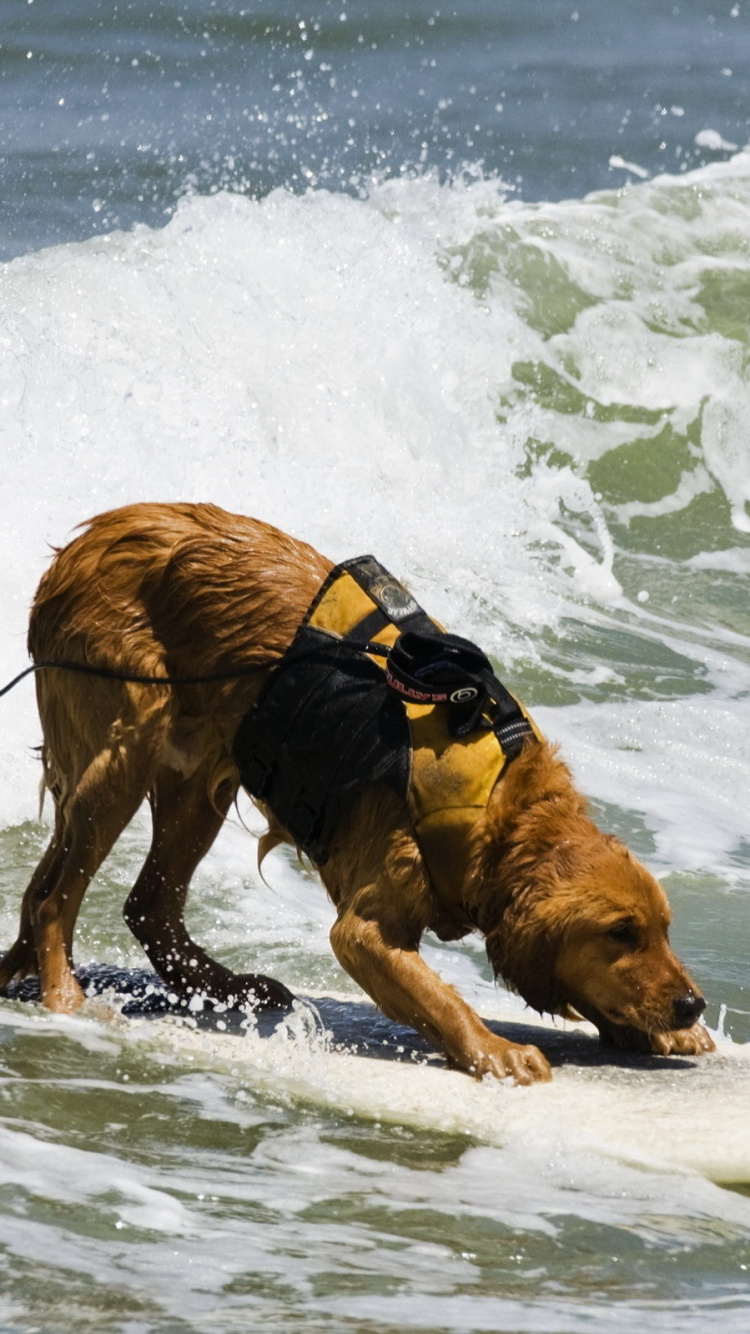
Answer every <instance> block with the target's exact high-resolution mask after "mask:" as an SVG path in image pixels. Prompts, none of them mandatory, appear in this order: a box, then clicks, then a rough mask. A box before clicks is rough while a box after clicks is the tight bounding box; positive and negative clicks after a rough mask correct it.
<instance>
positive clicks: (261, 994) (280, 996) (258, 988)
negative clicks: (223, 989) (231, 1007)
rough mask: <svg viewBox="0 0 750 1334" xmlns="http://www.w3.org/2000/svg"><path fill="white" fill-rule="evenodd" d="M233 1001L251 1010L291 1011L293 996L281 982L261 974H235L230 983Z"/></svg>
mask: <svg viewBox="0 0 750 1334" xmlns="http://www.w3.org/2000/svg"><path fill="white" fill-rule="evenodd" d="M231 988H232V991H233V992H234V993H235V1001H236V1003H238V1004H240V1005H246V1006H248V1007H249V1008H251V1009H253V1010H291V1008H292V1006H293V1004H294V996H293V995H292V993H291V991H290V990H289V988H288V987H285V986H284V983H283V982H276V981H275V979H274V978H272V977H265V976H264V974H263V973H237V974H236V975H235V976H234V977H233V978H232V982H231Z"/></svg>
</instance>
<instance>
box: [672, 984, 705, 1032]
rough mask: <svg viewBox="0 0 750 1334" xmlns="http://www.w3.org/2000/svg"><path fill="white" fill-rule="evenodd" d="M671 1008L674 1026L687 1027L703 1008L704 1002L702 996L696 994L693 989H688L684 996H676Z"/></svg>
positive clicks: (693, 1021)
mask: <svg viewBox="0 0 750 1334" xmlns="http://www.w3.org/2000/svg"><path fill="white" fill-rule="evenodd" d="M673 1008H674V1018H675V1025H674V1026H675V1028H689V1027H690V1025H691V1024H692V1023H695V1020H696V1019H697V1018H698V1016H699V1015H701V1014H702V1013H703V1011H704V1010H705V1008H706V1002H705V1001H704V999H703V997H702V996H696V994H695V992H694V991H688V992H687V993H686V994H685V995H684V996H678V997H677V1000H676V1001H675V1002H674V1007H673Z"/></svg>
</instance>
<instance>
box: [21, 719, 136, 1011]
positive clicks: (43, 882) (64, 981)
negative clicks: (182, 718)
mask: <svg viewBox="0 0 750 1334" xmlns="http://www.w3.org/2000/svg"><path fill="white" fill-rule="evenodd" d="M160 740H161V738H160V737H158V736H156V735H154V733H153V732H150V733H147V734H144V735H142V736H141V737H140V738H138V739H134V738H133V737H132V736H131V737H129V738H127V739H126V740H120V741H118V742H116V743H113V744H111V745H109V746H107V747H106V748H105V749H104V750H102V751H100V753H99V754H98V755H96V756H95V758H94V759H93V760H92V761H91V762H90V763H89V764H88V766H87V767H86V769H85V770H84V772H83V774H82V776H81V778H80V780H79V782H78V783H77V785H76V787H75V790H74V792H73V794H72V796H71V798H70V800H69V801H68V802H67V803H66V805H65V809H64V812H63V816H62V834H61V838H60V837H59V836H57V838H58V841H57V844H56V851H55V853H54V854H53V855H52V856H51V857H50V862H49V866H48V867H47V870H46V873H45V874H44V875H43V876H42V877H40V879H39V880H38V881H37V882H36V883H35V882H33V881H32V885H31V886H30V887H29V891H27V895H28V899H27V900H25V902H27V907H28V911H29V913H30V918H31V925H32V933H33V940H34V951H35V954H36V962H37V970H38V973H39V990H40V996H41V1000H42V1003H43V1004H44V1005H46V1006H47V1008H48V1009H50V1010H56V1011H61V1012H63V1013H67V1012H70V1011H72V1010H74V1009H76V1007H77V1006H78V1005H80V1004H81V1002H82V1000H83V992H82V991H81V988H80V986H79V984H78V982H77V980H76V978H75V976H74V973H73V961H72V946H73V930H74V928H75V923H76V918H77V917H78V912H79V909H80V906H81V903H82V901H83V896H84V894H85V893H86V889H87V888H88V885H89V883H90V881H91V879H92V877H93V876H94V875H95V874H96V872H97V871H98V869H99V867H100V866H101V864H102V862H103V861H104V859H105V857H106V856H107V854H108V853H109V852H110V850H111V848H112V846H113V844H114V843H115V842H116V840H117V839H118V838H119V836H120V834H121V833H122V831H123V829H124V828H125V826H126V825H127V824H129V823H130V821H131V820H132V818H133V816H134V815H135V813H136V811H137V810H138V807H139V806H140V805H141V802H142V801H143V799H144V797H145V795H146V790H147V787H148V783H149V779H150V776H151V772H152V771H153V766H154V763H155V756H156V754H157V753H158V752H157V746H156V744H155V743H156V742H160ZM53 843H55V840H53Z"/></svg>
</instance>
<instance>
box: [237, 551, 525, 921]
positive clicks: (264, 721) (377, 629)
mask: <svg viewBox="0 0 750 1334" xmlns="http://www.w3.org/2000/svg"><path fill="white" fill-rule="evenodd" d="M414 626H419V628H420V629H422V630H423V631H424V630H427V631H428V633H429V634H430V635H431V636H435V637H440V636H441V635H443V634H444V631H443V630H442V627H441V626H439V625H438V624H437V623H436V622H434V621H431V620H430V619H429V618H428V617H427V616H426V614H425V613H424V612H423V611H422V609H421V608H420V607H419V606H418V604H417V603H416V602H415V601H414V600H413V599H412V597H411V595H410V594H409V593H408V591H407V590H406V589H405V588H404V587H403V585H402V584H400V583H399V582H398V581H397V580H396V579H394V578H393V576H391V575H389V574H388V572H387V571H386V570H384V569H383V567H382V566H380V565H379V564H378V563H377V562H376V561H375V560H374V559H373V558H372V557H362V558H359V559H358V560H354V561H347V562H345V563H344V564H343V565H340V566H337V567H336V568H335V569H334V570H333V571H332V572H331V574H330V575H329V577H328V579H327V580H326V581H325V583H324V584H323V585H322V587H321V589H320V590H319V592H318V594H317V596H316V598H315V599H314V601H313V603H312V605H311V607H310V609H309V610H308V612H307V613H306V615H305V617H304V620H303V622H302V625H301V627H300V631H299V632H298V635H297V637H296V639H295V641H294V643H293V644H292V646H291V648H290V650H289V654H288V655H287V657H285V658H284V659H282V662H281V665H280V668H278V669H276V671H275V672H274V673H273V674H272V676H271V677H270V678H269V682H268V683H267V686H266V688H265V689H264V691H263V693H262V694H261V696H260V698H259V699H258V701H257V702H256V704H255V706H254V707H253V709H252V710H251V711H250V713H249V714H248V715H246V717H245V719H243V722H242V723H241V725H240V728H239V730H238V733H237V738H236V740H235V745H234V755H235V759H236V760H237V763H238V766H239V769H240V776H241V779H242V782H243V785H244V786H245V787H246V788H247V789H248V791H250V792H251V794H252V795H253V796H257V797H260V798H261V799H262V800H263V801H265V802H266V803H267V804H268V805H269V807H270V809H271V810H273V811H274V814H275V815H276V817H277V818H278V819H279V821H280V823H281V824H282V825H284V826H285V827H286V828H287V829H289V831H290V833H291V834H292V835H293V836H294V837H295V838H296V839H297V841H298V842H299V843H300V846H301V847H302V848H303V849H304V850H305V851H308V852H310V855H311V856H312V858H313V860H314V861H317V862H318V863H319V864H322V863H323V862H324V860H325V856H326V854H327V847H326V846H325V842H326V839H325V837H324V838H323V840H322V842H321V840H320V838H318V839H317V842H316V830H315V821H314V817H313V818H312V823H311V826H310V828H311V832H310V833H309V834H306V820H307V812H308V810H309V808H310V807H311V806H312V807H314V806H315V804H316V803H315V800H314V799H311V797H310V791H311V784H310V783H308V784H307V789H306V793H305V796H304V800H303V799H302V798H301V797H300V795H299V790H298V788H293V787H292V786H290V784H289V781H288V779H287V777H286V776H285V774H286V773H287V772H289V771H292V772H293V773H294V775H295V778H294V782H295V783H297V784H302V783H303V781H304V779H303V776H300V775H301V771H302V770H304V768H305V763H306V760H305V754H306V753H308V752H309V751H311V750H314V749H315V748H317V749H319V750H320V749H322V748H323V744H324V743H321V741H320V737H319V736H318V738H316V739H315V740H314V744H313V745H312V746H310V744H309V743H308V742H300V741H299V739H298V738H297V739H295V729H294V726H290V719H291V718H292V716H293V715H294V714H295V710H297V700H298V699H300V698H301V696H302V695H303V694H304V691H305V690H306V689H307V681H308V678H309V677H310V674H311V672H312V671H313V670H318V664H319V662H320V661H326V660H328V661H329V662H330V661H333V659H332V657H331V655H332V654H334V655H336V659H335V660H336V664H337V665H336V668H335V670H336V671H338V670H339V665H340V670H341V671H344V672H345V671H346V670H347V668H348V667H349V664H350V663H352V667H353V662H352V660H353V658H354V656H355V654H356V657H357V658H358V659H359V664H358V667H357V671H358V672H364V674H365V677H366V678H367V682H368V685H367V687H365V686H364V684H363V687H362V688H363V689H365V688H367V689H369V691H370V693H372V692H373V691H375V690H376V689H379V690H380V692H381V696H384V695H386V696H388V698H387V700H385V703H386V704H387V705H388V706H389V708H390V710H391V713H393V712H394V711H395V712H396V713H397V714H398V717H399V719H401V720H403V717H404V715H405V717H406V719H407V720H408V731H407V729H404V739H403V745H402V747H401V748H402V749H403V750H404V751H405V752H406V753H405V755H404V757H403V758H404V762H403V764H402V765H401V768H398V766H397V765H396V758H397V757H396V758H394V764H393V766H391V768H390V769H388V768H387V767H386V768H385V769H384V770H383V779H384V781H389V782H391V783H392V784H393V785H394V786H399V787H400V786H401V785H402V784H403V795H404V796H405V798H406V801H407V803H408V808H409V812H410V815H411V819H412V821H413V824H414V831H415V835H416V838H417V842H418V843H419V846H420V849H421V852H422V854H423V857H424V860H425V863H426V867H427V872H428V876H429V878H430V881H431V883H432V885H433V888H434V889H435V891H436V893H437V895H438V898H439V899H440V901H441V902H442V903H443V905H444V906H445V908H446V909H448V910H449V911H450V909H451V907H453V908H454V909H455V908H456V907H457V906H458V902H459V901H460V900H459V896H460V891H461V886H462V884H463V880H464V876H465V872H466V867H467V861H468V855H469V849H470V840H471V835H472V831H473V829H474V826H475V824H476V822H477V820H478V819H479V818H480V817H481V815H482V814H483V813H484V811H485V809H486V807H487V803H488V801H489V798H490V793H491V792H492V789H493V787H494V786H495V783H496V782H497V780H498V778H499V777H500V775H501V773H502V771H503V769H504V768H505V766H506V764H507V763H508V759H509V752H508V749H507V748H504V747H503V745H502V744H501V740H500V739H499V737H498V735H497V732H496V731H495V730H493V728H492V727H491V726H490V725H489V723H488V722H487V720H486V719H483V720H482V722H483V725H482V726H481V727H478V728H475V729H474V730H472V731H470V732H469V733H468V734H467V735H465V736H460V735H459V736H457V735H452V734H451V727H450V716H451V715H450V708H449V707H448V705H447V704H446V703H433V702H423V701H421V700H420V699H419V698H418V696H419V695H420V693H421V692H420V690H419V689H414V690H410V689H409V686H408V685H407V686H405V687H404V686H403V685H401V686H399V683H398V682H397V681H394V680H392V679H391V676H390V673H388V675H387V674H386V667H385V663H384V659H385V658H386V655H387V651H388V650H389V649H391V648H393V646H394V645H395V644H396V642H397V641H398V639H399V637H400V636H401V635H402V633H403V632H404V631H405V630H406V629H408V628H410V627H414ZM460 642H461V643H466V641H460ZM368 646H369V647H368ZM378 646H382V649H383V652H382V653H380V652H378ZM469 647H470V648H473V647H474V646H471V645H469ZM475 651H476V652H477V653H479V650H475ZM316 655H317V656H316ZM287 658H288V659H289V665H290V667H291V668H293V669H294V670H293V672H292V675H295V674H296V678H298V680H297V679H295V681H294V684H293V685H292V684H291V681H292V677H291V676H290V677H289V678H288V681H287V684H286V685H285V680H284V668H285V663H286V662H287ZM363 660H366V666H365V662H363ZM485 661H486V660H485ZM488 666H489V665H488ZM331 670H332V671H333V668H331ZM490 670H491V669H490ZM275 678H276V684H274V680H275ZM492 679H493V680H494V678H492ZM386 680H388V681H390V684H391V685H394V686H396V687H397V688H398V691H399V693H398V696H397V697H396V699H395V701H394V699H393V698H392V695H393V693H394V692H391V691H389V690H388V687H387V685H386ZM327 681H331V682H333V686H332V688H330V689H327V688H326V682H327ZM495 684H496V685H497V686H498V687H499V689H500V690H501V691H504V687H502V686H500V683H499V682H497V681H495ZM335 685H336V681H335V679H334V677H329V678H326V677H325V676H321V678H320V685H319V687H318V688H317V695H316V694H315V693H314V688H313V695H312V697H311V703H310V706H309V708H308V709H307V714H308V715H310V718H312V721H309V720H308V721H306V714H305V709H304V707H303V706H302V705H300V706H299V710H298V712H299V717H300V720H301V727H302V730H303V731H304V730H305V728H306V727H308V728H310V727H312V726H318V725H321V724H320V714H321V710H322V709H323V708H325V707H326V705H325V702H326V700H327V699H328V698H329V697H331V695H332V694H335ZM274 692H275V693H274ZM458 693H459V694H461V692H458ZM463 693H464V694H466V693H470V692H463ZM472 693H474V694H476V691H474V692H472ZM504 694H505V695H506V697H507V698H508V699H511V700H512V703H513V705H514V711H515V713H516V715H517V717H518V719H519V720H520V729H519V727H518V724H517V725H516V730H517V731H519V730H523V732H524V733H525V734H529V733H530V732H531V733H533V734H534V736H536V737H537V738H538V739H540V738H541V734H540V733H539V731H538V729H537V728H536V726H535V724H534V723H533V721H532V719H531V718H529V716H528V714H527V713H526V712H525V710H524V709H523V708H522V706H521V705H519V704H518V702H517V701H515V700H513V699H512V697H511V696H508V693H507V692H506V691H504ZM267 696H268V698H267ZM368 698H369V696H368ZM441 698H442V699H445V698H446V697H445V695H443V696H441ZM396 706H398V707H396ZM389 716H390V715H389ZM321 726H322V730H323V732H324V734H325V736H326V737H328V736H330V735H331V733H332V727H333V724H332V723H328V722H323V724H322V725H321ZM379 726H380V725H379ZM351 730H352V728H351V724H348V725H347V723H346V721H345V722H344V724H342V728H341V729H340V732H339V740H338V742H337V743H336V745H335V746H333V749H334V750H335V749H336V746H338V748H339V750H340V749H341V747H342V744H345V743H346V740H347V739H348V737H349V735H350V733H351ZM453 730H454V731H455V729H453ZM511 730H512V729H511ZM501 735H502V733H501ZM342 737H343V738H344V741H343V742H342V739H341V738H342ZM266 743H267V744H266ZM295 746H296V750H295ZM300 748H302V751H304V752H305V753H304V754H303V753H301V749H300ZM305 748H306V749H305ZM394 748H395V749H397V748H398V747H397V746H395V745H394ZM511 753H515V751H514V750H512V748H511ZM336 762H337V760H336V756H335V755H334V756H333V758H332V759H331V761H330V765H331V766H333V767H335V764H336ZM285 765H286V770H285V769H284V766H285ZM368 768H369V770H370V771H371V772H370V773H369V774H368V775H367V776H365V775H362V774H360V776H359V778H358V785H359V786H360V787H362V786H364V785H365V782H366V781H368V780H369V782H370V783H372V782H373V781H378V778H379V773H378V764H377V761H376V762H375V763H373V761H372V759H369V760H368ZM330 771H331V770H330V769H329V771H328V772H330ZM372 771H374V772H372ZM397 775H401V777H398V776H397ZM324 781H328V779H326V780H324ZM347 781H348V780H347ZM331 786H332V788H335V783H333V780H331ZM348 790H349V789H348V788H347V791H348ZM274 793H275V794H276V798H277V800H276V804H275V803H274ZM295 803H296V805H295ZM300 811H301V812H302V813H301V814H300ZM295 812H296V814H295ZM295 819H296V823H297V826H298V827H297V829H295V827H294V824H295ZM319 826H320V821H318V833H319ZM330 828H331V822H329V831H330ZM300 834H301V835H302V836H301V837H300Z"/></svg>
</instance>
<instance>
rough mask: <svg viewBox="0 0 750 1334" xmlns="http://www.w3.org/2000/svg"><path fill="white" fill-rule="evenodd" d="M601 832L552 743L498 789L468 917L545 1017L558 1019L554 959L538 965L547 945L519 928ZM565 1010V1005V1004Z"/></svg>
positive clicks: (521, 762)
mask: <svg viewBox="0 0 750 1334" xmlns="http://www.w3.org/2000/svg"><path fill="white" fill-rule="evenodd" d="M593 832H594V826H593V824H592V821H591V819H590V818H589V815H588V811H587V803H586V800H585V798H584V797H583V796H582V795H581V794H580V792H578V791H577V790H576V788H575V786H574V784H573V780H572V777H571V774H570V771H569V769H568V768H567V766H566V765H565V764H564V763H563V762H562V760H560V759H559V758H558V756H557V753H556V751H555V749H554V748H553V747H551V746H550V745H549V744H548V743H547V742H529V743H527V745H526V746H525V747H524V749H523V751H522V753H521V755H519V756H518V758H517V759H516V760H514V761H513V763H512V764H511V765H509V766H508V769H507V770H506V771H505V772H504V774H503V775H502V776H501V778H500V780H499V782H498V783H497V785H496V787H495V789H494V791H493V793H492V796H491V798H490V801H489V803H488V807H487V814H486V817H485V819H484V820H483V821H482V824H481V826H480V827H479V828H478V829H477V839H476V846H475V850H474V856H473V858H472V862H471V866H470V869H469V873H468V875H467V879H466V883H465V886H464V901H465V904H466V909H467V912H468V913H469V915H470V917H471V918H472V920H473V921H474V922H475V923H476V924H477V926H478V927H479V929H480V931H481V932H482V934H483V935H484V936H485V937H486V939H487V951H488V954H489V956H490V961H491V963H492V965H493V968H494V969H495V972H496V973H498V974H500V975H502V976H503V977H504V979H505V981H506V982H508V983H509V984H510V985H511V986H512V987H514V988H515V989H516V990H518V991H520V992H521V994H522V995H523V996H524V998H525V999H526V1000H528V1001H529V1003H530V1004H532V1005H533V1006H534V1007H535V1008H537V1009H545V1010H551V1011H555V1010H557V1009H559V1008H560V1005H561V1004H563V1002H562V1001H560V1002H558V998H556V997H555V996H554V995H553V994H552V993H551V991H548V989H547V986H548V984H549V985H551V986H553V985H554V984H553V981H552V973H553V963H552V959H551V958H549V959H548V958H546V957H545V958H542V957H541V953H540V957H539V958H537V959H534V958H532V957H531V956H532V953H535V952H536V951H537V949H539V950H540V951H542V949H543V947H542V942H541V941H538V942H535V941H534V938H533V936H532V935H529V937H528V939H527V940H526V941H525V944H526V946H527V948H524V949H523V950H521V949H519V948H518V946H519V944H520V939H521V937H523V936H525V935H526V933H525V932H524V931H523V929H521V931H519V925H520V924H521V919H522V918H523V917H524V915H525V913H526V909H527V905H528V904H529V900H530V899H531V898H537V899H538V898H539V897H540V896H541V897H542V898H543V897H546V896H548V895H551V894H554V890H555V884H556V883H557V875H558V871H559V869H560V865H561V863H564V862H565V861H566V860H567V859H568V856H569V855H573V853H574V848H575V844H576V842H577V841H578V839H579V838H584V839H585V838H589V839H590V838H591V835H592V833H593ZM563 1008H564V1004H563Z"/></svg>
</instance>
